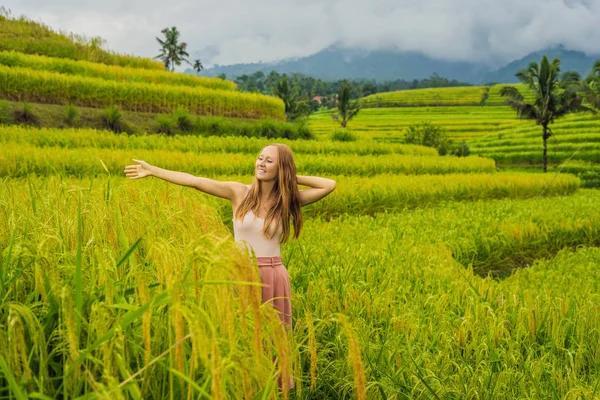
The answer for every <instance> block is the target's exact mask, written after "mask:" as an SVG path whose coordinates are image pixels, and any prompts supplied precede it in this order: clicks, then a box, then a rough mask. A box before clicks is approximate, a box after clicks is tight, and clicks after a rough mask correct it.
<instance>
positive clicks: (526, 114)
mask: <svg viewBox="0 0 600 400" xmlns="http://www.w3.org/2000/svg"><path fill="white" fill-rule="evenodd" d="M559 73H560V60H559V59H558V58H555V59H554V60H553V61H552V63H550V61H548V57H547V56H546V55H544V56H543V57H542V61H541V63H540V64H539V65H538V63H537V62H535V61H533V62H531V63H530V64H529V67H527V68H525V69H522V70H521V71H519V72H518V73H516V74H515V76H516V77H517V78H518V79H519V80H520V81H521V82H523V83H526V84H527V86H529V88H530V89H531V90H532V91H533V94H534V98H533V102H532V103H528V102H527V101H525V97H524V96H523V95H522V94H521V93H520V92H519V90H518V89H517V88H515V87H514V86H505V87H503V88H502V89H501V90H500V95H501V96H504V97H506V100H505V102H506V103H507V104H508V105H509V106H511V107H512V108H513V109H515V110H516V111H517V115H518V116H519V117H520V118H522V119H530V120H534V121H535V122H536V124H537V125H541V126H542V139H543V141H544V154H543V163H544V172H547V163H548V159H547V140H548V138H549V137H550V136H551V135H552V130H551V129H550V128H549V127H548V125H549V124H551V123H552V122H554V120H555V119H556V118H560V117H562V116H564V115H566V114H568V113H571V112H577V111H593V110H591V109H590V108H588V107H586V106H583V105H582V104H581V103H582V100H583V98H582V96H581V95H580V92H581V79H580V77H579V74H577V73H575V72H570V73H566V74H563V76H562V77H561V78H560V79H559ZM559 89H560V90H561V91H559Z"/></svg>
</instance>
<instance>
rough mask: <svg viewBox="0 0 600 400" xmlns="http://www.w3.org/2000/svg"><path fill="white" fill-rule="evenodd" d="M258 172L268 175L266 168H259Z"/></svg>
mask: <svg viewBox="0 0 600 400" xmlns="http://www.w3.org/2000/svg"><path fill="white" fill-rule="evenodd" d="M257 172H258V173H259V174H266V173H267V171H266V170H265V169H264V168H259V169H258V170H257Z"/></svg>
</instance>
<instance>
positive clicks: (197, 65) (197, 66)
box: [194, 60, 204, 72]
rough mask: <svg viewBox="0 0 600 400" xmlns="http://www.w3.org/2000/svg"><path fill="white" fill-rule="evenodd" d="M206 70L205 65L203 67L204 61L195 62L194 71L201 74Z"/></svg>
mask: <svg viewBox="0 0 600 400" xmlns="http://www.w3.org/2000/svg"><path fill="white" fill-rule="evenodd" d="M203 69H204V65H202V61H200V60H194V71H196V72H200V71H202V70H203Z"/></svg>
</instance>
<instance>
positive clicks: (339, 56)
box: [186, 46, 488, 81]
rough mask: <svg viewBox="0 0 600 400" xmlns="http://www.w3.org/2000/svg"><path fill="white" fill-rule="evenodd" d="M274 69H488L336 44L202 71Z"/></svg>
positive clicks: (411, 73) (390, 75) (415, 75)
mask: <svg viewBox="0 0 600 400" xmlns="http://www.w3.org/2000/svg"><path fill="white" fill-rule="evenodd" d="M272 70H275V71H277V72H279V73H288V74H289V73H293V72H298V73H301V74H304V75H309V76H312V77H315V78H319V79H323V80H329V81H331V80H338V79H361V78H362V79H375V80H377V81H386V80H396V79H406V80H413V79H423V78H428V77H429V76H431V74H433V73H434V72H437V73H438V74H439V75H440V76H443V77H445V78H448V79H457V80H461V81H471V79H470V78H471V77H472V76H474V75H475V76H481V75H482V74H484V73H485V72H487V71H488V70H487V69H486V68H485V67H483V66H482V65H479V64H475V63H469V62H453V61H444V60H437V59H434V58H431V57H428V56H426V55H424V54H421V53H417V52H395V51H384V50H373V51H369V50H356V49H345V48H340V47H337V46H332V47H329V48H326V49H324V50H322V51H320V52H318V53H315V54H313V55H310V56H307V57H302V58H296V59H288V60H283V61H279V62H274V63H254V64H234V65H226V66H215V67H213V68H209V69H206V70H204V71H202V72H201V75H206V76H216V75H220V74H225V75H226V76H227V77H228V78H230V79H231V78H232V77H236V76H240V75H244V74H253V73H255V72H258V71H262V72H264V73H265V74H268V73H269V72H271V71H272ZM188 71H189V72H190V73H193V71H191V70H186V72H188Z"/></svg>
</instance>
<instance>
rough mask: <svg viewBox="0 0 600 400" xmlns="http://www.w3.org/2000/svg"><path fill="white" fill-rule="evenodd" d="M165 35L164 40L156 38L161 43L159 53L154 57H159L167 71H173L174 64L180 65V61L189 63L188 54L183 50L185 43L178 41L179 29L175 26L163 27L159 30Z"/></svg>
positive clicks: (185, 46)
mask: <svg viewBox="0 0 600 400" xmlns="http://www.w3.org/2000/svg"><path fill="white" fill-rule="evenodd" d="M161 33H162V34H163V35H165V40H161V39H159V38H156V40H157V41H158V43H159V44H160V45H161V49H160V54H159V55H157V56H156V57H154V58H160V59H161V60H162V62H163V63H164V64H165V68H166V69H167V71H173V70H174V69H175V66H176V65H177V66H180V65H181V62H182V61H185V62H186V63H188V64H190V65H191V63H190V62H189V60H188V59H187V58H186V57H189V56H190V55H189V54H188V53H187V52H186V51H185V49H186V48H187V43H185V42H181V43H180V42H179V31H178V30H177V28H176V27H174V26H173V27H171V28H170V29H169V28H165V29H163V30H162V31H161Z"/></svg>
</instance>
